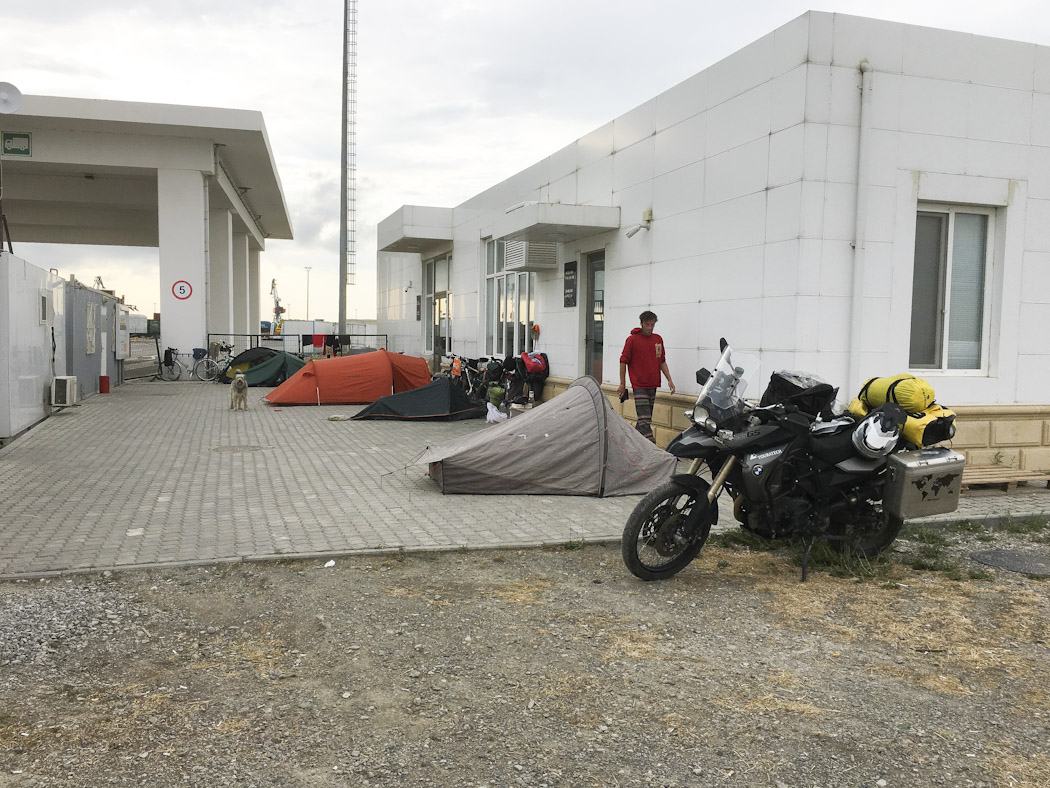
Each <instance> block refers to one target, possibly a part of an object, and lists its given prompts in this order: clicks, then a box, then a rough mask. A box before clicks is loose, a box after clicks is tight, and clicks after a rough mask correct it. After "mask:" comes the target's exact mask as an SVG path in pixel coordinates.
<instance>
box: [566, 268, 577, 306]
mask: <svg viewBox="0 0 1050 788" xmlns="http://www.w3.org/2000/svg"><path fill="white" fill-rule="evenodd" d="M564 281H565V306H567V307H569V306H576V261H575V260H572V261H570V262H567V263H565V278H564Z"/></svg>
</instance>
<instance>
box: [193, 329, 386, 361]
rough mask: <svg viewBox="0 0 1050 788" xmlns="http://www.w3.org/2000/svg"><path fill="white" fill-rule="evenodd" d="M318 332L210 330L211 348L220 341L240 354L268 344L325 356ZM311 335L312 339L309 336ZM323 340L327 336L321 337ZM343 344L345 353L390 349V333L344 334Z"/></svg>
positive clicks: (340, 337) (275, 348) (274, 347)
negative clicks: (318, 343)
mask: <svg viewBox="0 0 1050 788" xmlns="http://www.w3.org/2000/svg"><path fill="white" fill-rule="evenodd" d="M315 336H323V335H314V334H208V348H209V349H210V348H212V347H215V346H217V345H218V343H219V342H228V343H230V344H231V345H233V348H234V349H233V354H234V355H237V354H238V353H241V352H243V351H245V350H250V349H251V348H254V347H267V348H270V349H271V350H277V351H281V352H284V353H292V354H294V355H296V356H311V355H317V356H323V355H324V354H325V348H324V345H323V344H322V345H314V344H313V341H312V340H313V338H314V337H315ZM308 338H309V339H308ZM321 342H323V340H321ZM339 344H340V347H341V350H342V354H343V355H348V354H349V353H353V352H359V351H361V350H364V349H373V350H378V349H380V348H382V349H386V346H387V335H386V334H340V335H339Z"/></svg>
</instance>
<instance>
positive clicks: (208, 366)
mask: <svg viewBox="0 0 1050 788" xmlns="http://www.w3.org/2000/svg"><path fill="white" fill-rule="evenodd" d="M193 374H195V375H196V376H197V377H198V378H200V379H201V380H215V376H216V375H218V374H219V365H218V364H217V363H216V362H215V359H212V358H202V359H201V360H200V361H198V362H197V364H196V366H194V367H193Z"/></svg>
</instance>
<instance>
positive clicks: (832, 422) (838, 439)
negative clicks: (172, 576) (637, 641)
mask: <svg viewBox="0 0 1050 788" xmlns="http://www.w3.org/2000/svg"><path fill="white" fill-rule="evenodd" d="M721 350H722V355H721V358H719V360H718V364H717V365H716V366H715V368H714V371H712V372H709V371H708V370H706V369H701V370H699V371H698V372H697V373H696V380H697V383H698V384H699V385H700V386H701V390H700V394H699V396H698V397H697V400H696V404H695V406H694V407H693V409H692V411H690V412H688V413H687V416H688V417H689V419H690V421H691V426H690V427H689V428H688V429H686V430H685V431H684V432H682V433H681V434H680V435H678V436H677V437H676V438H675V439H674V440H672V441H671V443H670V444H669V445H668V447H667V451H668V452H670V453H671V454H673V455H674V456H676V457H678V458H680V459H689V460H692V464H691V465H690V467H689V471H688V473H677V474H674V475H672V476H671V478H670V479H669V480H668V481H666V482H665V483H663V484H662V485H660V486H659V487H657V488H656V489H654V490H653V491H652V492H650V493H649V494H648V495H646V496H645V498H643V499H642V500H641V501H640V502H639V504H638V505H637V506H636V507H635V509H634V511H633V512H632V513H631V515H630V517H629V518H628V520H627V524H626V527H625V528H624V532H623V539H622V541H621V551H622V554H623V561H624V563H625V564H626V565H627V568H628V569H629V570H630V571H631V573H632V574H634V575H635V576H636V577H639V578H641V579H642V580H661V579H665V578H669V577H671V576H673V575H675V574H677V573H678V572H680V571H681V570H682V569H684V568H685V567H686V566H687V565H688V564H689V563H690V562H691V561H692V560H693V559H694V558H695V557H696V556H697V555H698V554H699V552H700V550H701V548H702V547H703V546H704V543H705V542H706V541H707V538H708V536H709V535H710V533H711V527H712V526H713V525H714V524H715V523H717V522H718V514H719V509H718V499H719V497H720V496H721V495H722V494H723V493H726V494H728V495H729V496H730V498H731V499H732V501H733V514H734V516H735V518H736V519H737V520H738V521H739V523H740V525H741V527H742V528H744V529H745V530H746V531H749V532H751V533H753V534H756V535H758V536H760V537H763V538H766V539H775V538H783V537H797V538H800V539H801V540H802V542H803V545H804V553H803V559H802V580H803V582H804V581H805V580H806V575H807V566H808V560H809V554H810V550H811V548H812V546H813V544H814V542H815V541H816V540H817V539H824V540H826V541H827V543H828V545H829V546H830V547H831V548H832V549H833V550H835V551H836V552H839V553H843V554H852V555H856V556H863V557H865V558H871V557H874V556H876V555H878V554H879V553H881V552H882V551H883V550H885V549H886V548H887V547H889V545H890V544H892V543H893V541H894V540H895V539H896V538H897V536H898V534H899V533H900V530H901V526H902V524H903V520H904V516H914V514H915V512H909V511H907V503H905V504H900V503H899V502H900V500H901V495H902V494H903V495H904V496H907V495H908V493H909V490H906V489H904V485H905V478H906V477H907V478H908V483H909V484H913V480H914V477H912V476H911V475H910V471H908V468H907V467H906V466H901V468H903V471H902V470H901V469H900V468H896V466H895V467H894V470H890V471H888V466H889V465H890V463H889V458H890V457H892V455H894V454H895V453H899V452H906V451H909V450H913V449H915V448H916V447H914V446H912V445H910V444H908V443H907V442H906V441H904V440H903V439H902V438H901V434H900V428H901V426H902V425H903V424H904V423H905V422H906V420H907V418H908V414H907V413H905V412H904V410H903V409H902V408H900V407H899V406H897V405H894V404H891V403H887V404H885V405H882V406H880V407H879V408H875V409H873V410H872V411H871V413H869V414H868V415H866V416H865V417H864V418H863V419H861V420H860V421H859V422H858V421H856V420H855V419H854V418H853V417H852V416H850V415H848V414H847V415H842V416H836V415H834V413H833V410H832V405H833V403H834V398H835V394H836V393H837V389H835V388H833V387H832V386H830V385H829V384H827V383H823V382H821V383H817V384H816V385H813V386H807V387H805V388H800V389H799V390H798V392H797V394H796V395H795V396H783V397H776V398H775V399H777V400H779V401H776V402H773V403H772V404H762V405H753V404H749V403H748V402H746V401H745V400H744V398H743V393H744V389H745V387H746V385H747V379H748V374H747V371H746V370H745V367H744V366H742V365H741V363H739V362H740V361H741V360H740V359H739V358H737V359H736V360H737V361H738V363H734V353H733V350H732V348H730V346H729V345H728V343H727V342H726V341H725V340H724V339H723V340H722V341H721ZM748 366H749V367H750V368H751V369H752V370H753V369H757V364H754V365H751V364H750V363H748ZM771 387H772V386H771ZM768 393H769V390H768V389H767V394H768ZM766 399H767V398H766V397H763V402H765V401H766ZM952 435H954V425H952V426H951V427H950V434H948V437H951V436H952ZM927 451H932V452H944V453H947V454H949V455H952V458H953V461H954V458H959V462H961V457H959V455H956V454H954V452H951V451H950V450H948V449H933V450H927ZM912 454H922V452H916V451H913V452H912ZM903 456H905V455H902V457H903ZM933 460H934V461H935V462H940V461H941V459H940V455H938V456H937V457H934V458H933ZM909 462H910V460H909ZM923 462H926V460H924V461H923ZM911 464H912V465H917V464H921V463H915V462H912V463H911ZM705 467H706V469H708V470H709V471H710V477H711V481H707V480H706V479H704V478H701V476H700V475H699V474H700V472H701V470H703V469H704V468H705ZM958 475H959V476H960V477H961V469H960V470H959V474H958ZM953 478H954V477H953ZM938 483H940V482H938ZM888 484H889V487H888V486H887V485H888ZM942 486H943V485H942ZM889 492H893V493H894V497H893V498H892V500H893V501H895V502H897V503H895V504H894V506H892V507H886V508H883V499H884V497H886V495H887V493H889ZM886 500H887V501H889V500H891V499H890V498H889V497H887V498H886ZM948 505H949V506H950V507H951V508H950V509H941V510H942V511H952V510H954V508H955V506H957V505H958V500H957V498H956V499H955V501H954V503H951V502H949V504H948Z"/></svg>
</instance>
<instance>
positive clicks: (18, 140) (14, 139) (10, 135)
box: [0, 131, 33, 158]
mask: <svg viewBox="0 0 1050 788" xmlns="http://www.w3.org/2000/svg"><path fill="white" fill-rule="evenodd" d="M0 153H3V154H4V155H5V156H25V157H27V158H31V157H32V156H33V135H32V134H30V133H29V132H28V131H5V132H0Z"/></svg>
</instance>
